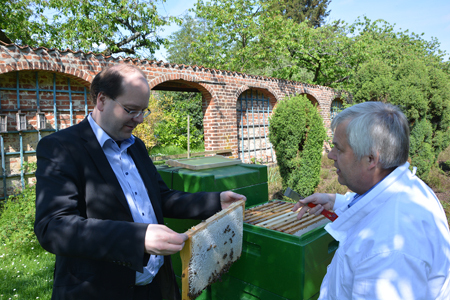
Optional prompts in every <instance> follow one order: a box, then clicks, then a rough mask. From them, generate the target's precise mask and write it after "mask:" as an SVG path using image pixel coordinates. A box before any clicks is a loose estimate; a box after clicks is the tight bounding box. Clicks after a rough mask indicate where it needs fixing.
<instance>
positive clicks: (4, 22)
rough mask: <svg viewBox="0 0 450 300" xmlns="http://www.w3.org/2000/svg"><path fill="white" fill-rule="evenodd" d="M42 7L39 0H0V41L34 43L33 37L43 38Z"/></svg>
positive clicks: (42, 4) (43, 4)
mask: <svg viewBox="0 0 450 300" xmlns="http://www.w3.org/2000/svg"><path fill="white" fill-rule="evenodd" d="M44 8H45V3H42V1H40V0H37V1H33V0H0V41H2V42H5V43H8V44H9V43H13V42H15V43H18V44H22V45H36V42H35V39H37V40H40V39H42V38H44V31H43V30H42V20H41V15H42V13H43V12H44Z"/></svg>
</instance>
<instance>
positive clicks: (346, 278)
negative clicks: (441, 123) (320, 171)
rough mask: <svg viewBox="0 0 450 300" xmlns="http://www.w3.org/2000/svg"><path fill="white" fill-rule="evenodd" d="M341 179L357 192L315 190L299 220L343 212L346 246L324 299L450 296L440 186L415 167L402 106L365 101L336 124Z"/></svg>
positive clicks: (340, 231)
mask: <svg viewBox="0 0 450 300" xmlns="http://www.w3.org/2000/svg"><path fill="white" fill-rule="evenodd" d="M331 127H332V130H333V131H334V137H333V145H334V147H333V148H332V150H331V151H330V152H329V154H328V158H330V159H332V160H334V162H335V163H334V165H335V167H336V169H337V170H336V172H337V175H338V181H339V183H340V184H342V185H346V186H347V187H348V188H349V189H350V190H352V191H353V192H354V193H347V194H346V195H338V194H318V193H317V194H314V195H311V196H309V197H307V198H305V199H303V200H301V201H300V202H299V203H297V204H296V205H295V206H294V208H293V210H297V209H298V208H300V207H302V208H301V210H300V212H299V214H298V218H301V217H302V216H303V214H304V213H305V212H306V211H307V210H308V207H307V206H305V204H307V203H309V202H312V203H314V204H317V206H316V207H314V208H312V209H311V210H310V213H313V214H320V213H321V212H322V210H323V209H328V210H335V212H336V214H337V215H338V216H339V217H338V218H337V219H336V220H335V221H334V222H333V223H329V224H327V225H326V226H325V229H326V230H327V231H328V233H330V235H332V236H333V237H334V238H335V239H336V240H337V241H339V248H338V250H337V251H336V253H335V255H334V257H333V260H332V262H331V264H330V265H329V266H328V269H327V274H326V275H325V277H324V279H323V282H322V285H321V288H320V297H319V299H322V300H324V299H333V300H345V299H361V300H369V299H384V300H396V299H415V300H417V299H422V300H431V299H440V300H448V299H450V234H449V228H448V224H447V219H446V216H445V212H444V210H443V208H442V206H441V204H440V202H439V200H438V199H437V197H436V195H435V194H434V193H433V191H432V190H431V189H430V188H429V187H428V186H427V185H426V184H425V183H424V182H423V181H422V180H420V179H419V178H418V177H417V176H415V169H413V172H411V171H410V170H409V163H408V162H407V159H408V152H409V126H408V122H407V120H406V117H405V116H404V114H403V113H402V112H401V111H400V110H399V109H398V108H397V107H395V106H393V105H390V104H384V103H379V102H365V103H361V104H357V105H354V106H351V107H349V108H347V109H345V110H343V111H342V112H341V113H339V114H338V115H337V117H336V118H335V119H334V120H333V122H332V124H331Z"/></svg>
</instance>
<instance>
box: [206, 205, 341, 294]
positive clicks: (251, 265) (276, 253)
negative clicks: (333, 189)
mask: <svg viewBox="0 0 450 300" xmlns="http://www.w3.org/2000/svg"><path fill="white" fill-rule="evenodd" d="M273 202H279V200H275V201H269V202H266V203H264V204H270V203H273ZM290 205H291V207H293V204H290ZM252 208H253V207H250V208H248V209H247V210H251V209H252ZM247 210H246V211H247ZM287 210H290V208H287ZM322 220H323V216H318V217H317V222H318V223H319V224H318V226H317V227H316V228H312V227H310V228H309V229H308V230H307V231H303V232H301V233H302V235H301V236H298V235H295V233H299V231H300V230H302V229H307V227H308V226H309V225H308V224H306V223H307V222H308V217H306V218H305V217H304V219H303V222H304V223H305V224H303V225H299V228H298V229H300V230H293V231H292V232H290V233H287V232H281V231H278V230H274V229H268V228H265V227H262V226H257V225H253V224H248V223H244V234H243V245H242V255H241V258H240V259H239V260H238V261H237V262H236V263H235V264H234V265H233V266H232V267H231V268H230V271H229V272H228V273H227V277H229V278H227V279H224V281H223V282H225V284H222V285H217V286H213V289H216V291H213V293H214V298H212V299H223V300H225V299H267V300H269V299H293V300H294V299H295V300H303V299H305V300H306V299H317V298H318V296H319V290H320V285H321V283H322V279H323V277H324V276H325V273H326V268H327V266H328V264H329V263H330V262H331V259H332V258H333V255H334V252H335V250H336V249H337V246H338V243H337V242H336V241H335V240H334V239H333V238H332V237H331V236H330V235H329V234H328V233H327V232H326V231H325V229H324V226H325V224H326V223H328V221H327V220H324V221H322ZM298 224H300V221H299V223H298ZM310 225H311V223H310ZM279 227H280V228H281V229H282V228H283V227H282V225H280V226H279ZM227 281H228V282H229V283H227ZM232 282H234V284H239V283H241V286H242V291H240V295H243V296H245V297H247V298H245V297H244V298H227V297H222V296H220V295H221V294H223V293H226V290H227V289H228V288H230V287H227V285H229V284H231V283H232Z"/></svg>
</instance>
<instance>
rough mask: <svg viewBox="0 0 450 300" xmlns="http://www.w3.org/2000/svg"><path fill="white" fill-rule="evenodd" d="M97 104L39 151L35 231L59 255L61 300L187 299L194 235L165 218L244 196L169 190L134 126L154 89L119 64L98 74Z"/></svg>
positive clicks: (196, 214) (57, 294) (204, 214)
mask: <svg viewBox="0 0 450 300" xmlns="http://www.w3.org/2000/svg"><path fill="white" fill-rule="evenodd" d="M91 96H92V99H93V101H94V104H95V107H94V110H93V112H92V113H91V114H90V115H89V116H88V117H87V118H86V119H85V120H83V121H82V122H80V123H79V124H77V125H74V126H72V127H70V128H67V129H64V130H61V131H59V132H56V133H53V134H51V135H49V136H46V137H45V138H43V139H42V140H41V141H40V142H39V144H38V147H37V150H36V152H37V165H38V168H37V171H36V179H37V185H36V221H35V233H36V236H37V238H38V240H39V242H40V244H41V245H42V247H43V248H44V249H46V250H47V251H49V252H52V253H54V254H56V263H55V273H54V284H53V294H52V299H64V300H70V299H74V300H80V299H83V300H90V299H92V300H98V299H108V300H114V299H117V300H126V299H129V300H132V299H133V300H134V299H136V300H138V299H139V300H144V299H145V300H161V299H162V298H163V297H164V299H180V293H179V289H178V287H177V285H176V282H175V276H174V273H173V270H172V267H171V261H170V255H171V254H174V253H177V252H178V251H180V250H181V249H182V248H183V246H184V242H185V241H186V239H187V238H188V237H187V235H186V234H184V233H177V232H174V231H172V230H171V229H169V228H168V227H166V226H165V225H163V224H164V219H163V217H171V218H194V219H206V218H208V217H209V216H211V215H213V214H214V213H216V212H218V211H220V210H221V209H223V208H226V207H227V206H228V205H230V204H231V203H232V202H234V201H237V200H240V199H244V200H245V196H243V195H239V194H236V193H233V192H231V191H227V192H222V193H204V192H199V193H195V194H191V193H185V192H180V191H174V190H170V189H169V188H168V187H167V185H166V184H165V183H164V181H163V180H162V178H161V176H159V174H158V172H157V170H156V168H155V166H154V165H153V163H152V161H151V160H150V158H149V155H148V153H147V150H146V148H145V145H144V143H143V142H142V141H141V140H139V139H138V138H135V137H134V136H132V131H133V129H134V128H135V127H136V126H137V125H139V124H140V123H142V122H143V120H144V117H145V116H146V115H148V113H149V111H148V110H147V107H148V101H149V97H150V87H149V85H148V83H147V80H146V78H145V74H144V73H143V72H142V71H141V70H139V69H138V68H136V67H133V66H131V65H126V64H119V65H116V66H113V67H111V68H109V69H106V70H103V71H102V72H100V73H99V74H97V76H96V77H95V78H94V80H93V82H92V85H91Z"/></svg>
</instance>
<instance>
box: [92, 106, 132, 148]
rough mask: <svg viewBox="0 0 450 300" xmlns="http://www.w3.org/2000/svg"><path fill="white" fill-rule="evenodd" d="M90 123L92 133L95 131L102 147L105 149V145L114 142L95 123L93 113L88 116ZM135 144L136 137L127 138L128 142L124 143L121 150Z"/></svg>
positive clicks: (124, 141)
mask: <svg viewBox="0 0 450 300" xmlns="http://www.w3.org/2000/svg"><path fill="white" fill-rule="evenodd" d="M88 121H89V124H90V125H91V128H92V131H94V134H95V137H96V138H97V140H98V142H99V144H100V146H101V147H102V148H103V146H104V145H105V143H106V142H107V141H111V142H113V141H114V140H113V139H112V138H111V137H110V136H109V134H107V133H106V132H105V131H104V130H103V128H101V127H100V126H99V125H98V124H97V122H95V120H94V118H92V113H89V115H88ZM133 144H134V136H133V135H131V136H130V137H129V138H127V139H126V140H123V141H122V144H121V146H120V147H119V148H122V147H125V148H128V147H129V146H131V145H133Z"/></svg>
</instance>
